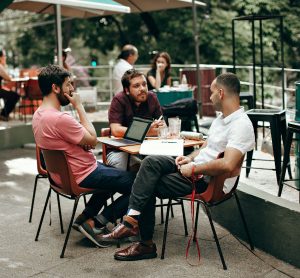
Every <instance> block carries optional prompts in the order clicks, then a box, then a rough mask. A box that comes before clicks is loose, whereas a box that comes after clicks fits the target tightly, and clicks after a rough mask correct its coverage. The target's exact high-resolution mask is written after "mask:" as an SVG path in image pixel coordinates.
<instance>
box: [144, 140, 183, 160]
mask: <svg viewBox="0 0 300 278" xmlns="http://www.w3.org/2000/svg"><path fill="white" fill-rule="evenodd" d="M140 154H142V155H170V156H179V155H183V140H182V139H163V140H145V141H144V142H143V143H142V145H141V148H140Z"/></svg>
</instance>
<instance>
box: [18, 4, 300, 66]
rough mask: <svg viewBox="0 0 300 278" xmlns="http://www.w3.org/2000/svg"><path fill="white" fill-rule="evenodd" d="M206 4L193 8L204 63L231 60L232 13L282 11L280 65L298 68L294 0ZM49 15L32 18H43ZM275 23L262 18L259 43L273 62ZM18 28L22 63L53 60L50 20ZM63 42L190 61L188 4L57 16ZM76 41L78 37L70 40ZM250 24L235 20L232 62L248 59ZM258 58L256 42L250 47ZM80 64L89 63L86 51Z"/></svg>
mask: <svg viewBox="0 0 300 278" xmlns="http://www.w3.org/2000/svg"><path fill="white" fill-rule="evenodd" d="M207 2H208V7H207V8H206V9H203V8H198V22H197V24H198V29H199V34H198V35H199V42H200V48H199V51H200V60H201V63H207V64H231V63H232V33H231V24H232V23H231V22H232V19H233V18H235V17H237V16H243V15H250V14H257V15H272V14H275V15H279V14H280V15H282V16H284V36H283V39H284V48H285V65H286V66H288V67H294V68H297V67H298V68H299V61H300V57H299V53H300V38H299V37H300V34H299V30H300V21H299V17H298V14H299V12H300V7H299V1H296V0H280V1H279V0H228V1H221V0H210V1H207ZM51 19H53V17H52V16H49V15H39V16H35V17H33V19H32V22H35V21H45V20H51ZM278 30H279V25H278V22H277V21H276V20H268V21H264V22H263V47H264V55H265V61H264V62H265V63H266V64H268V65H275V64H276V63H278V62H279V61H280V38H279V32H278ZM18 32H21V33H22V34H21V35H20V36H19V37H18V38H17V39H16V43H15V48H16V50H17V51H18V52H19V53H20V54H21V55H20V56H21V57H20V62H21V63H22V64H23V65H25V66H28V65H31V64H39V65H43V64H46V63H49V62H52V61H53V55H54V49H55V35H54V34H55V33H54V24H49V25H43V26H38V27H34V28H30V29H22V28H19V30H18ZM255 32H256V41H257V42H259V24H258V23H256V24H255ZM63 37H64V42H63V44H64V47H66V46H71V47H72V49H74V50H76V49H77V53H80V51H82V47H83V46H84V47H85V48H86V49H88V51H85V52H84V53H87V52H88V53H90V55H98V56H101V55H102V57H103V56H106V57H107V59H106V61H108V60H110V59H113V58H115V57H116V52H117V51H118V50H119V49H120V48H121V46H122V45H124V44H125V43H132V44H134V45H136V46H137V48H138V49H139V54H140V57H139V61H138V62H139V63H149V62H150V55H149V52H151V51H153V50H159V51H162V50H163V51H167V52H169V53H170V55H171V57H172V62H173V63H195V50H194V34H193V21H192V9H191V8H185V9H173V10H164V11H158V12H152V13H141V14H126V15H114V16H107V17H96V18H91V19H72V20H67V21H64V22H63ZM79 41H81V42H82V43H79V44H78V43H76V42H79ZM250 43H251V24H249V22H238V24H237V25H236V45H237V49H236V51H237V52H236V53H237V57H238V60H237V62H238V63H241V64H250V63H251V62H252V56H251V55H252V54H251V48H250ZM256 55H257V56H256V57H257V59H258V60H259V57H260V56H259V55H260V52H259V48H257V51H256ZM86 56H87V57H81V58H82V59H83V58H85V62H86V63H85V64H88V63H89V59H90V57H89V55H86Z"/></svg>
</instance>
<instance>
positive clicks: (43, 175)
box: [29, 145, 64, 233]
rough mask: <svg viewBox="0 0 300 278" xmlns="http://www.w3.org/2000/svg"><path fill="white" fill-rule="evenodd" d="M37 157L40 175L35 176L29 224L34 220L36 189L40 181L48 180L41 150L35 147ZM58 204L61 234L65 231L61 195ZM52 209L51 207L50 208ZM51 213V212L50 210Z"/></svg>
mask: <svg viewBox="0 0 300 278" xmlns="http://www.w3.org/2000/svg"><path fill="white" fill-rule="evenodd" d="M35 155H36V166H37V171H38V174H37V175H36V176H35V181H34V187H33V193H32V200H31V209H30V214H29V223H31V220H32V213H33V207H34V200H35V193H36V187H37V183H38V180H39V179H46V178H48V174H47V170H46V166H45V162H44V158H43V155H42V152H41V149H40V148H39V147H38V145H36V147H35ZM57 204H58V211H59V219H60V225H61V232H62V233H64V229H63V223H62V216H61V206H60V201H59V195H58V194H57ZM49 209H50V206H49ZM50 211H51V210H50ZM50 223H51V222H50Z"/></svg>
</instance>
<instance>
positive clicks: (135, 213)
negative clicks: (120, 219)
mask: <svg viewBox="0 0 300 278" xmlns="http://www.w3.org/2000/svg"><path fill="white" fill-rule="evenodd" d="M140 214H141V213H140V212H139V211H137V210H135V209H129V210H128V212H127V215H128V216H131V215H140Z"/></svg>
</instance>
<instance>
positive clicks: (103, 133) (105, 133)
mask: <svg viewBox="0 0 300 278" xmlns="http://www.w3.org/2000/svg"><path fill="white" fill-rule="evenodd" d="M110 135H111V130H110V127H105V128H101V136H102V137H105V136H110ZM106 155H107V146H106V144H102V161H103V163H104V164H107V158H106Z"/></svg>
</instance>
